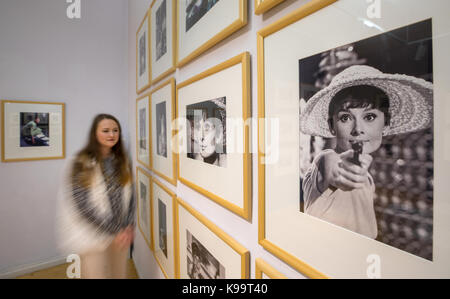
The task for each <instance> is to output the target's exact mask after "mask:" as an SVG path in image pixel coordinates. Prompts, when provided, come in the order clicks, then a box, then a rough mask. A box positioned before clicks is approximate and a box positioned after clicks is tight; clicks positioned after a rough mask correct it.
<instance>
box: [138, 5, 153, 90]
mask: <svg viewBox="0 0 450 299" xmlns="http://www.w3.org/2000/svg"><path fill="white" fill-rule="evenodd" d="M150 25H151V22H150V10H147V11H146V12H145V15H144V18H143V19H142V21H141V23H140V24H139V27H138V30H137V31H136V93H137V94H140V93H141V92H142V91H144V90H146V89H147V88H149V87H150V85H151V81H152V72H151V63H150V59H151V55H150V46H151V43H150V32H151V31H150V30H151V28H150Z"/></svg>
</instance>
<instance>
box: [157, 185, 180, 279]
mask: <svg viewBox="0 0 450 299" xmlns="http://www.w3.org/2000/svg"><path fill="white" fill-rule="evenodd" d="M175 203H176V195H175V193H173V192H172V191H171V190H170V189H169V188H167V187H166V186H165V185H164V184H163V183H162V182H160V181H159V180H157V179H156V178H154V177H153V178H152V236H153V254H154V256H155V259H156V261H157V263H158V265H159V266H160V268H161V271H162V272H163V274H164V276H165V277H166V278H175V271H176V265H175V230H174V228H175Z"/></svg>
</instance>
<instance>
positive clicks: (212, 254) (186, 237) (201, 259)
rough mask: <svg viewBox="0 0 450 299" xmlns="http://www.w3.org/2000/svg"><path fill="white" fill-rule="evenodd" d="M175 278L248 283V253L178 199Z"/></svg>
mask: <svg viewBox="0 0 450 299" xmlns="http://www.w3.org/2000/svg"><path fill="white" fill-rule="evenodd" d="M175 213H176V215H177V218H176V220H177V223H176V230H177V232H178V234H177V246H176V247H177V253H176V257H177V259H178V262H177V278H187V279H239V278H243V279H248V278H249V256H250V253H249V251H248V250H247V249H246V248H245V247H243V246H242V245H240V244H239V243H238V242H237V241H235V240H234V239H233V238H232V237H231V236H229V235H228V234H226V233H225V232H224V231H222V230H221V229H220V228H219V227H217V226H216V225H215V224H213V223H212V222H211V221H210V220H208V219H207V218H206V217H204V216H203V215H201V214H200V213H199V212H197V211H196V210H194V209H193V208H192V207H191V206H190V205H188V204H187V203H186V202H184V201H183V200H181V199H180V198H177V204H176V210H175Z"/></svg>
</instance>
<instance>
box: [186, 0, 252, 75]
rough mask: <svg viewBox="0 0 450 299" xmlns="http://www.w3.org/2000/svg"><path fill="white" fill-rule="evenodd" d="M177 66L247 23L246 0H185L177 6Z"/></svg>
mask: <svg viewBox="0 0 450 299" xmlns="http://www.w3.org/2000/svg"><path fill="white" fill-rule="evenodd" d="M177 18H178V25H177V28H178V34H177V41H178V42H177V48H178V51H177V66H178V67H181V66H183V65H185V64H186V63H188V62H189V61H191V60H192V59H194V58H195V57H197V56H198V55H200V54H201V53H203V52H205V51H206V50H208V49H209V48H211V47H212V46H214V45H215V44H217V43H218V42H220V41H222V40H223V39H225V38H226V37H228V36H230V35H231V34H232V33H234V32H236V31H237V30H239V29H240V28H242V27H244V26H245V25H246V24H247V1H246V0H183V1H179V2H178V6H177Z"/></svg>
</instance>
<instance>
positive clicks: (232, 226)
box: [128, 0, 308, 278]
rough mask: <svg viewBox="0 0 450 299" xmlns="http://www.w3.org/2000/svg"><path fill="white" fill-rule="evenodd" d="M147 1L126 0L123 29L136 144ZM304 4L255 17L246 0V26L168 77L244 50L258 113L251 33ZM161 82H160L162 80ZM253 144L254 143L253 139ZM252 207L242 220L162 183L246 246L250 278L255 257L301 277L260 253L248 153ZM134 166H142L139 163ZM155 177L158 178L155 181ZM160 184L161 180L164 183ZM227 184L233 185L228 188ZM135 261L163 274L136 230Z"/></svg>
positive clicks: (298, 1)
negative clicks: (140, 32) (139, 54)
mask: <svg viewBox="0 0 450 299" xmlns="http://www.w3.org/2000/svg"><path fill="white" fill-rule="evenodd" d="M151 2H152V1H151V0H132V1H130V2H129V29H128V37H129V40H128V47H129V48H128V55H129V56H128V65H129V69H128V76H129V84H128V105H129V107H130V108H129V113H130V114H129V119H130V122H129V126H130V137H131V140H133V141H134V142H136V141H135V140H136V132H135V129H134V127H133V126H135V124H136V116H135V112H134V111H135V108H136V98H137V97H138V95H137V94H136V91H135V80H136V65H135V64H136V50H135V47H136V30H137V28H138V26H139V24H140V21H141V20H142V18H143V16H144V14H145V12H146V10H147V9H148V8H149V7H150V4H151ZM306 2H308V1H307V0H286V1H285V2H284V3H282V4H281V5H279V6H277V7H275V8H273V9H272V10H270V11H269V12H267V13H266V14H264V15H263V16H256V15H255V14H254V13H253V11H254V1H253V0H249V1H248V4H249V5H248V8H249V13H248V24H247V25H246V26H245V27H244V28H242V29H241V30H239V31H238V32H236V33H234V34H233V35H232V36H230V37H228V38H227V39H225V40H224V41H222V42H220V43H219V44H217V45H216V46H214V47H213V48H211V49H210V50H208V51H207V52H206V53H204V54H202V55H201V56H200V57H199V58H197V59H195V60H194V61H192V62H190V63H189V64H187V65H185V66H183V67H182V68H180V69H177V71H176V73H175V74H174V75H172V76H174V77H175V79H176V82H177V83H181V82H183V81H185V80H187V79H189V78H190V77H192V76H194V75H197V74H198V73H200V72H202V71H204V70H206V69H208V68H210V67H213V66H215V65H217V64H219V63H221V62H223V61H225V60H227V59H229V58H232V57H234V56H236V55H238V54H240V53H242V52H245V51H248V52H250V55H251V71H252V74H251V87H252V89H251V90H252V93H251V94H252V115H253V116H254V117H256V116H257V108H258V107H257V73H256V71H257V70H256V69H257V63H256V59H257V49H256V33H257V31H259V30H260V29H262V28H264V27H266V26H267V25H270V24H271V23H273V22H274V21H276V20H278V19H280V18H281V17H283V16H285V15H286V14H288V13H289V12H291V11H293V10H295V9H297V8H299V7H300V6H301V5H303V4H305V3H306ZM162 82H163V81H162ZM158 84H160V83H157V84H156V85H155V86H151V87H150V88H149V89H148V90H145V91H143V92H142V93H141V94H144V93H147V92H148V91H151V90H152V89H154V88H155V87H156V86H157V85H158ZM256 129H257V128H253V132H252V139H253V142H256V134H257V131H256ZM254 144H255V143H254ZM131 148H133V150H132V153H133V158H134V162H135V165H138V164H137V163H136V155H135V153H136V145H135V143H133V144H131ZM252 163H253V164H252V170H253V178H252V190H253V195H252V207H253V208H252V209H253V215H252V219H251V221H245V220H243V219H242V218H240V217H239V216H236V215H235V214H233V213H231V212H229V211H228V210H226V209H225V208H223V207H221V206H219V205H217V204H215V203H214V202H213V201H211V200H210V199H208V198H206V197H205V196H203V195H200V194H199V193H197V192H195V191H193V190H192V189H190V188H189V187H187V186H185V185H183V184H182V183H180V182H178V184H177V186H176V187H174V186H172V185H170V184H168V183H167V182H166V184H165V185H166V186H167V187H168V188H170V189H171V190H173V191H174V192H176V194H177V196H178V197H180V198H181V199H183V200H184V201H186V202H188V203H189V204H190V205H191V206H192V207H194V208H195V209H196V210H198V211H199V212H200V213H202V214H203V215H205V216H206V217H207V218H209V219H210V220H211V221H212V222H214V223H215V224H216V225H218V226H219V227H220V228H221V229H222V230H224V231H225V232H226V233H228V234H229V235H230V236H232V237H233V238H235V239H236V240H237V241H238V242H239V243H241V244H242V245H243V246H244V247H246V248H247V249H248V250H249V251H250V260H251V270H250V276H251V278H254V277H255V259H256V258H258V257H261V258H263V259H264V260H265V261H266V262H268V263H269V264H271V265H272V266H273V267H275V268H276V269H278V270H279V271H280V272H281V273H283V274H285V275H286V276H287V277H290V278H303V277H304V276H303V275H301V274H300V273H299V272H297V271H296V270H294V269H292V268H291V267H289V266H287V265H286V264H285V263H284V262H282V261H281V260H279V259H278V258H276V257H275V256H273V255H271V254H270V253H269V252H267V251H265V250H264V249H263V248H262V247H261V246H260V245H259V244H258V215H257V211H258V193H257V192H258V182H257V175H258V168H257V155H256V154H255V155H253V159H252ZM139 166H141V167H143V165H140V164H139ZM160 181H163V180H162V179H160ZM163 182H164V181H163ZM230 187H232V186H230ZM136 235H137V237H136V242H135V252H134V255H133V256H134V261H135V265H136V268H137V270H138V273H139V275H140V277H141V278H163V277H164V276H163V274H162V272H161V270H160V269H159V266H158V265H157V263H156V261H155V258H154V257H153V254H152V253H151V252H150V251H149V249H148V247H147V245H146V243H145V241H144V239H143V237H142V236H141V234H140V232H139V231H137V233H136Z"/></svg>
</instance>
